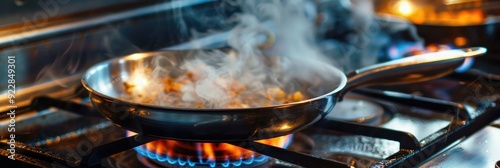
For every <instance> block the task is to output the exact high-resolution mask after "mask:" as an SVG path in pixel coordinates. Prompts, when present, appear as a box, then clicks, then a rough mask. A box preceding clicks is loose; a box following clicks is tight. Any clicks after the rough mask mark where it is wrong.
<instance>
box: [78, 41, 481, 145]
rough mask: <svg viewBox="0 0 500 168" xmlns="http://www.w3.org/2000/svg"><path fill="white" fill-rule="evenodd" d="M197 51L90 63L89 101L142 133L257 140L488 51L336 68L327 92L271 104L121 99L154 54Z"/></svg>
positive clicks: (179, 57)
mask: <svg viewBox="0 0 500 168" xmlns="http://www.w3.org/2000/svg"><path fill="white" fill-rule="evenodd" d="M195 52H196V51H162V52H148V53H138V54H133V55H129V56H125V57H121V58H115V59H112V60H108V61H105V62H102V63H99V64H97V65H95V66H93V67H91V68H90V69H89V70H88V71H87V72H86V73H85V74H84V76H83V79H82V83H83V85H84V86H85V88H86V89H88V90H89V92H90V99H91V101H92V103H93V104H94V107H95V108H96V109H97V110H98V111H99V112H100V113H101V115H103V116H104V117H105V118H107V119H108V120H110V121H112V122H114V123H115V124H117V125H119V126H121V127H123V128H125V129H128V130H131V131H134V132H138V133H139V134H142V135H146V136H152V137H158V138H167V139H177V140H188V141H210V142H219V141H235V140H255V139H266V138H272V137H277V136H282V135H286V134H290V133H293V132H296V131H298V130H301V129H303V128H306V127H308V126H310V125H311V124H313V123H315V122H316V121H318V120H321V119H322V118H323V117H324V116H325V115H326V114H328V113H329V112H330V111H331V110H332V108H333V107H334V105H335V104H336V102H337V100H339V98H340V99H341V97H342V95H343V94H345V93H346V92H348V91H349V90H351V89H353V88H356V87H361V86H368V85H376V84H403V83H410V82H418V81H424V80H430V79H434V78H438V77H442V76H445V75H447V74H450V73H452V72H453V71H454V70H455V69H456V68H457V67H459V66H460V65H461V64H462V63H463V61H464V60H465V59H466V58H467V57H474V56H479V55H482V54H484V53H485V52H486V49H485V48H482V47H476V48H468V49H460V50H449V51H442V52H437V53H430V54H424V55H419V56H413V57H407V58H404V59H400V60H395V61H391V62H386V63H382V64H377V65H373V66H369V67H366V68H362V69H359V70H356V71H354V72H352V73H350V74H348V77H347V76H346V75H345V74H344V73H343V72H342V71H340V70H336V69H333V70H331V71H330V72H327V73H329V74H327V75H329V76H333V77H334V78H332V79H331V80H328V81H322V82H321V84H320V85H318V86H314V87H318V89H317V90H322V92H320V93H317V95H314V96H315V97H314V98H311V99H308V100H305V101H301V102H295V103H289V104H281V105H276V106H270V107H256V108H240V109H196V108H176V107H165V106H155V105H149V104H141V103H136V102H131V101H127V100H120V99H118V96H119V95H121V94H122V93H123V92H124V89H123V83H122V82H123V81H126V80H127V79H128V77H129V76H130V74H132V72H133V68H132V67H134V66H136V65H138V64H142V63H144V62H147V61H148V60H151V59H152V58H154V57H166V58H168V59H169V60H170V61H173V62H177V63H182V62H183V61H186V60H190V59H192V58H193V57H194V55H196V54H194V53H195ZM172 68H175V67H172ZM172 70H174V69H172ZM312 75H314V74H312ZM346 112H347V111H346Z"/></svg>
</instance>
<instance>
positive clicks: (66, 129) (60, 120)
mask: <svg viewBox="0 0 500 168" xmlns="http://www.w3.org/2000/svg"><path fill="white" fill-rule="evenodd" d="M471 77H473V78H471ZM498 79H499V76H498V75H496V74H491V73H485V72H483V71H479V70H477V69H474V68H473V69H470V70H469V71H467V72H465V73H457V74H453V75H451V76H448V77H446V78H442V79H437V80H433V81H429V82H423V83H416V84H410V85H400V86H391V87H376V88H368V89H358V90H355V91H353V93H351V94H349V95H348V96H347V97H346V99H345V100H344V101H343V102H342V103H340V104H339V106H337V107H336V108H335V109H334V110H333V111H332V113H331V114H332V115H331V116H333V114H335V117H331V116H330V115H329V116H326V118H325V119H323V120H321V121H319V122H318V123H316V124H315V125H314V126H312V127H310V128H308V129H306V130H302V131H300V132H297V133H295V134H294V135H293V136H290V138H291V141H290V142H289V144H286V145H284V146H282V147H283V148H277V147H273V146H270V145H264V144H262V143H255V142H227V143H229V144H232V145H236V146H239V147H241V148H245V149H251V150H253V151H255V154H258V153H264V154H265V155H268V156H269V157H266V156H264V155H255V156H256V157H253V156H252V157H251V159H248V158H247V159H239V160H238V159H236V160H231V161H229V160H227V161H223V162H219V163H215V162H213V163H209V162H208V161H206V160H203V159H199V160H189V159H188V160H182V159H179V158H168V159H167V157H161V156H160V155H157V153H154V151H151V150H148V149H147V148H145V147H144V146H140V145H144V144H146V143H147V142H151V141H154V140H157V139H155V138H150V137H134V136H131V135H130V133H128V134H127V131H126V130H124V129H122V128H119V127H117V126H115V125H114V124H112V123H110V122H109V121H108V120H106V119H104V118H102V117H100V116H99V115H98V114H97V112H96V111H94V110H93V109H92V107H91V105H90V104H89V99H88V98H87V97H86V94H85V93H82V92H84V90H83V89H77V91H78V92H76V93H75V94H74V95H73V96H71V97H68V98H50V97H45V96H39V97H36V98H34V99H33V100H32V101H31V104H30V105H29V106H25V107H18V108H17V111H16V120H15V128H16V134H15V143H13V142H12V141H10V139H8V138H7V137H8V135H9V133H8V132H7V130H2V132H1V133H2V137H4V138H3V140H2V142H1V145H2V149H1V151H2V155H3V157H2V160H3V161H2V162H3V163H8V164H18V165H24V166H41V167H53V166H70V167H71V166H79V167H86V166H103V167H162V166H166V167H240V166H242V167H394V166H395V167H414V166H422V167H433V166H438V167H448V166H450V167H455V166H465V167H468V166H467V165H469V166H478V165H480V167H481V166H482V167H488V166H490V167H493V165H495V162H496V161H497V160H499V158H497V156H495V155H494V154H493V152H494V151H496V150H499V149H500V148H499V147H498V145H495V144H498V143H500V138H499V136H498V135H500V134H499V133H500V127H499V126H498V123H495V122H494V121H495V120H497V119H498V118H499V117H500V113H498V110H499V108H500V107H498V103H500V99H499V98H500V94H499V92H498V85H499V84H500V83H498V82H500V80H498ZM6 113H7V112H5V114H6ZM337 113H344V115H338V114H337ZM9 121H10V118H7V117H3V119H2V122H1V123H2V127H4V128H7V127H8V124H9ZM491 122H493V124H490V123H491ZM497 122H498V120H497ZM12 144H14V145H15V155H16V156H15V158H16V160H11V159H9V158H8V156H9V155H10V151H9V149H10V146H11V145H12ZM229 144H226V145H229ZM133 147H135V148H134V149H132V148H133ZM285 148H286V149H285ZM257 156H260V157H257Z"/></svg>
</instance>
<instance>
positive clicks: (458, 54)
mask: <svg viewBox="0 0 500 168" xmlns="http://www.w3.org/2000/svg"><path fill="white" fill-rule="evenodd" d="M486 51H487V50H486V48H484V47H472V48H465V49H455V50H445V51H439V52H434V53H427V54H422V55H416V56H411V57H406V58H402V59H398V60H394V61H389V62H385V63H380V64H375V65H371V66H368V67H365V68H361V69H357V70H354V71H352V72H350V73H348V74H347V78H348V79H347V85H346V87H345V88H344V90H343V91H342V94H341V95H344V94H345V93H347V92H348V91H349V90H352V89H354V88H359V87H365V86H372V85H393V84H406V83H414V82H422V81H427V80H431V79H436V78H440V77H443V76H446V75H449V74H451V73H453V72H454V71H455V69H457V68H458V67H460V65H462V64H463V62H464V61H465V60H466V59H472V58H471V57H476V56H480V55H483V54H484V53H486ZM341 97H342V96H341Z"/></svg>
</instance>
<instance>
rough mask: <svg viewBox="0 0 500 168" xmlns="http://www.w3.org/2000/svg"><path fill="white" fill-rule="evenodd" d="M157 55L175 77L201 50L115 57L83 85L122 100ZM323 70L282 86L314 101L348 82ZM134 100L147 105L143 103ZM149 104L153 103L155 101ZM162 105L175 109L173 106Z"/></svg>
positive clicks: (333, 70) (93, 70)
mask: <svg viewBox="0 0 500 168" xmlns="http://www.w3.org/2000/svg"><path fill="white" fill-rule="evenodd" d="M158 58H161V60H162V61H161V64H162V66H163V67H164V69H165V70H166V71H165V73H168V75H170V76H176V75H183V74H185V73H186V70H185V69H183V68H182V65H183V64H184V63H185V62H187V61H190V60H193V59H198V58H199V54H198V51H194V50H193V51H191V50H189V51H162V52H147V53H136V54H132V55H129V56H125V57H121V58H115V59H112V60H108V61H105V62H102V63H99V64H97V65H95V66H93V67H91V68H90V69H89V70H88V71H87V72H86V73H85V74H84V76H83V79H82V82H83V84H84V86H86V87H87V89H89V90H90V91H91V92H92V93H94V94H100V95H102V96H105V97H109V98H112V99H122V100H123V98H124V97H123V95H124V93H126V88H125V86H124V82H127V81H129V80H131V75H132V74H133V73H134V71H136V69H137V67H146V68H154V66H156V65H154V64H153V63H152V62H153V59H158ZM208 60H210V59H208ZM156 64H157V63H156ZM165 67H166V68H165ZM297 68H300V67H297ZM286 73H287V72H282V75H286ZM321 73H322V74H310V76H308V77H307V79H308V80H303V79H295V78H294V79H291V80H290V82H287V83H286V84H284V85H283V87H282V89H283V90H285V91H293V90H295V91H301V92H302V93H305V94H306V97H308V98H309V100H311V99H317V98H320V97H322V96H325V95H328V94H332V93H336V92H338V91H339V90H341V89H342V88H343V87H344V86H345V84H346V81H347V79H346V77H345V75H344V74H343V72H342V71H340V70H338V69H336V68H333V67H332V68H331V69H328V70H325V71H323V72H321ZM278 75H279V74H278ZM161 91H163V88H158V92H161ZM145 96H148V95H145ZM125 101H128V100H125ZM306 101H308V100H306ZM132 103H137V104H143V105H146V104H144V103H140V102H132ZM296 103H300V102H296ZM148 105H153V106H154V104H148ZM161 107H172V108H175V107H174V106H161Z"/></svg>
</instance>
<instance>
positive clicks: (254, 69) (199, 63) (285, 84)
mask: <svg viewBox="0 0 500 168" xmlns="http://www.w3.org/2000/svg"><path fill="white" fill-rule="evenodd" d="M241 2H242V3H241V4H240V5H241V7H242V11H243V12H241V13H239V14H237V15H236V16H235V17H234V18H231V20H233V21H235V22H236V23H237V24H236V26H234V28H233V29H232V30H231V31H230V36H229V39H228V41H227V42H228V44H229V46H230V47H231V48H232V49H233V50H234V52H223V51H218V50H216V51H199V52H197V55H196V57H195V59H192V60H189V61H187V62H185V63H184V64H183V65H181V68H182V69H183V70H184V71H186V72H194V76H195V77H193V78H196V80H195V82H184V83H183V84H182V89H181V92H180V94H178V93H166V94H163V93H160V94H157V95H154V96H155V97H157V98H158V99H156V100H153V101H152V102H151V103H153V104H159V105H165V106H172V103H174V104H176V106H196V104H197V103H200V102H201V103H202V104H203V106H204V107H208V108H226V107H235V106H233V104H234V103H235V101H240V102H236V104H243V105H242V106H237V107H251V106H263V105H265V104H270V105H272V104H281V103H279V102H277V101H274V102H273V99H274V98H269V94H270V93H269V92H276V91H273V90H272V89H271V90H270V89H269V88H281V89H283V90H284V91H285V92H286V93H287V94H292V93H293V92H295V91H302V92H303V93H304V94H306V95H309V96H319V94H325V93H326V91H321V93H312V92H311V90H307V88H304V86H308V87H312V86H317V85H319V83H321V81H325V80H326V81H332V80H334V78H336V77H337V76H335V75H332V71H335V67H334V66H332V64H331V63H329V61H328V59H326V57H325V56H323V55H322V54H321V52H320V50H319V49H318V48H316V47H315V46H316V45H315V42H316V40H315V39H314V35H315V32H314V30H315V29H314V25H313V22H312V21H311V20H310V19H308V18H307V16H306V11H304V3H305V1H302V0H293V1H292V0H290V1H278V0H275V1H241ZM269 23H272V24H269ZM263 36H264V37H266V38H267V39H268V40H275V41H274V43H272V45H267V46H262V37H263ZM259 46H260V47H259ZM172 64H175V63H172V62H169V61H168V60H167V59H166V58H165V57H156V59H155V60H153V62H152V63H151V64H150V65H153V66H154V67H153V68H152V69H153V70H152V73H153V75H143V74H140V73H139V74H137V75H135V76H136V77H138V76H141V77H144V76H147V77H148V78H150V79H145V80H148V81H163V80H162V78H165V77H166V76H165V74H167V72H169V68H168V67H169V66H170V65H172ZM146 67H147V66H146ZM132 78H134V75H133V76H132ZM175 79H176V80H177V82H179V81H182V80H185V79H183V78H175ZM163 85H164V83H162V82H157V83H154V84H153V83H149V84H148V85H147V86H148V87H146V88H141V90H140V91H139V92H147V93H148V94H149V93H152V92H154V91H153V90H158V88H163V87H162V86H163ZM332 85H333V84H332ZM238 87H245V90H244V91H242V92H241V93H238V94H234V93H233V92H234V90H238ZM155 93H158V91H156V92H155ZM179 97H181V99H182V100H180V99H179ZM238 97H246V98H245V99H244V100H240V99H238Z"/></svg>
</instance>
